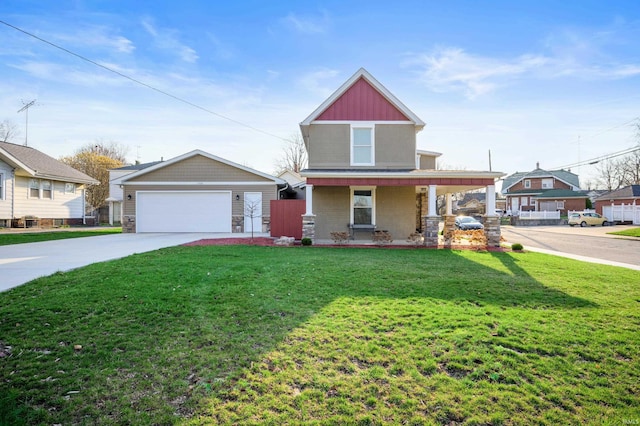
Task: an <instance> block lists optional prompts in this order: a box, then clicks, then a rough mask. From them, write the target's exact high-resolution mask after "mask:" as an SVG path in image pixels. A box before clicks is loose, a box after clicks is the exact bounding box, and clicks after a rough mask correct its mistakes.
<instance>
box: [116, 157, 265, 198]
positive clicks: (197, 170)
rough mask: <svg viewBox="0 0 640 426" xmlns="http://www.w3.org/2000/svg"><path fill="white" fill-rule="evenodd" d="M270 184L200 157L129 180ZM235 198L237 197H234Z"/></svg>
mask: <svg viewBox="0 0 640 426" xmlns="http://www.w3.org/2000/svg"><path fill="white" fill-rule="evenodd" d="M250 181H259V182H269V179H267V178H264V177H262V176H258V175H255V174H253V173H250V172H247V171H245V170H242V169H238V168H236V167H233V166H230V165H228V164H224V163H221V162H219V161H215V160H212V159H210V158H206V157H203V156H200V155H196V156H194V157H189V158H185V159H184V160H182V161H178V162H176V163H174V164H170V165H168V166H166V167H161V168H159V169H158V170H154V171H151V172H148V173H145V174H143V175H141V176H139V177H137V178H133V179H131V180H128V181H127V183H128V184H133V183H135V182H250ZM274 186H275V184H274ZM234 196H235V195H234Z"/></svg>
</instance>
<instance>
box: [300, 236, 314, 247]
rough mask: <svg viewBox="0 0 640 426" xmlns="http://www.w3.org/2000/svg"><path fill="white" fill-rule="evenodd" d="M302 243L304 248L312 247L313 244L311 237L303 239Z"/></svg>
mask: <svg viewBox="0 0 640 426" xmlns="http://www.w3.org/2000/svg"><path fill="white" fill-rule="evenodd" d="M300 243H301V244H302V245H303V246H310V245H311V244H313V241H311V238H309V237H304V238H303V239H301V240H300Z"/></svg>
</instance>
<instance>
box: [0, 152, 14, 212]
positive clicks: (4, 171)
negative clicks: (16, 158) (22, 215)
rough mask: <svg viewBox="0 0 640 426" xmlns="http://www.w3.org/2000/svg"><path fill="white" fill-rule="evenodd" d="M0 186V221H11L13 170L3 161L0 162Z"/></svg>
mask: <svg viewBox="0 0 640 426" xmlns="http://www.w3.org/2000/svg"><path fill="white" fill-rule="evenodd" d="M0 185H2V190H1V191H2V193H0V220H4V219H12V217H11V200H12V197H13V169H12V167H11V166H9V165H8V164H7V163H5V162H3V161H0Z"/></svg>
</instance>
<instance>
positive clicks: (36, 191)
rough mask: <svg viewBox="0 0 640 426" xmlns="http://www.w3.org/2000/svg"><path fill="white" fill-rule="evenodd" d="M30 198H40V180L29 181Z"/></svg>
mask: <svg viewBox="0 0 640 426" xmlns="http://www.w3.org/2000/svg"><path fill="white" fill-rule="evenodd" d="M29 198H40V180H39V179H29Z"/></svg>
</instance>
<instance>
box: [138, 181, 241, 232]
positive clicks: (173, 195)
mask: <svg viewBox="0 0 640 426" xmlns="http://www.w3.org/2000/svg"><path fill="white" fill-rule="evenodd" d="M136 232H231V192H230V191H139V192H137V193H136Z"/></svg>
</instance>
